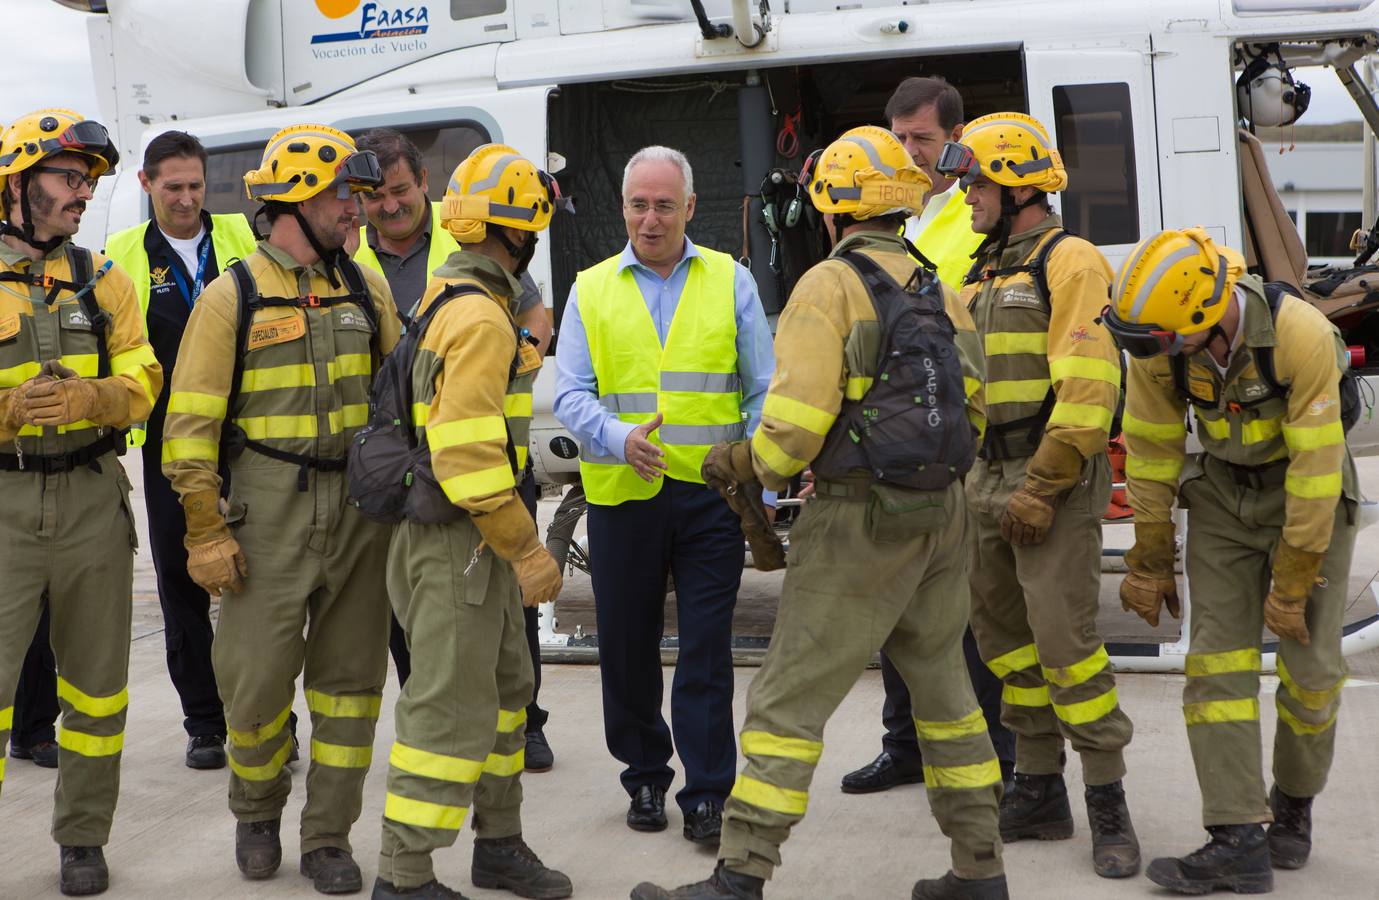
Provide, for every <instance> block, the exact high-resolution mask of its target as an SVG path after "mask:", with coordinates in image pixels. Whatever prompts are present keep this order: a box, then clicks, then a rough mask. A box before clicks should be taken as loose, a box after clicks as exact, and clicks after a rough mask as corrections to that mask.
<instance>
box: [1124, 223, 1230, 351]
mask: <svg viewBox="0 0 1379 900" xmlns="http://www.w3.org/2000/svg"><path fill="white" fill-rule="evenodd" d="M1244 271H1245V259H1244V257H1242V256H1241V255H1240V254H1239V253H1238V252H1236V251H1235V250H1232V249H1231V248H1230V247H1221V246H1218V245H1217V243H1216V242H1215V241H1213V240H1212V239H1211V236H1210V235H1208V234H1207V232H1206V229H1204V228H1201V227H1193V228H1183V229H1169V230H1167V231H1161V232H1159V233H1158V234H1156V235H1154V236H1153V237H1149V238H1146V239H1145V240H1143V241H1141V242H1140V243H1139V245H1138V246H1137V247H1135V249H1134V250H1133V251H1132V252H1131V253H1130V256H1129V257H1128V258H1127V259H1126V260H1125V262H1124V263H1123V264H1122V265H1121V267H1120V272H1118V273H1117V274H1116V280H1115V281H1114V282H1113V283H1112V285H1111V307H1110V311H1111V312H1112V313H1114V318H1115V320H1117V321H1118V322H1121V323H1124V324H1125V325H1128V326H1154V327H1156V328H1158V329H1160V330H1163V331H1168V332H1175V333H1177V334H1180V335H1185V334H1195V333H1197V332H1199V331H1206V330H1207V329H1208V328H1211V327H1212V326H1213V325H1215V324H1216V323H1217V322H1219V321H1221V317H1222V316H1223V315H1224V314H1225V312H1226V303H1227V302H1228V301H1229V299H1230V297H1231V292H1232V290H1233V289H1234V288H1235V283H1236V281H1237V280H1238V279H1239V278H1240V276H1241V275H1242V274H1243V273H1244Z"/></svg>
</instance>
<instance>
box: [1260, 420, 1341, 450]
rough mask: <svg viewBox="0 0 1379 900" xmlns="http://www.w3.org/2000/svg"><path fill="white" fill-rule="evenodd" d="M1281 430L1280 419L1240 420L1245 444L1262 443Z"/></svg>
mask: <svg viewBox="0 0 1379 900" xmlns="http://www.w3.org/2000/svg"><path fill="white" fill-rule="evenodd" d="M1337 424H1340V423H1339V422H1338V423H1337ZM1282 430H1283V420H1282V419H1255V420H1254V421H1253V422H1241V423H1240V441H1241V443H1243V444H1246V445H1249V444H1262V443H1264V442H1265V441H1270V440H1273V439H1274V438H1276V437H1278V436H1279V432H1280V431H1282Z"/></svg>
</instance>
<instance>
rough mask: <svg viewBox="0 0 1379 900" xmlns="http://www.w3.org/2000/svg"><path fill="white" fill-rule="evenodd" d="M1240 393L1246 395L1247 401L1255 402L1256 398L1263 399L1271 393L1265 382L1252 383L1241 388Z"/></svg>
mask: <svg viewBox="0 0 1379 900" xmlns="http://www.w3.org/2000/svg"><path fill="white" fill-rule="evenodd" d="M1240 393H1242V394H1244V395H1245V399H1247V400H1253V399H1254V398H1256V397H1263V396H1264V395H1265V394H1267V393H1269V386H1268V385H1267V384H1264V383H1263V382H1259V381H1256V382H1252V383H1251V384H1247V385H1245V386H1244V387H1243V388H1241V390H1240Z"/></svg>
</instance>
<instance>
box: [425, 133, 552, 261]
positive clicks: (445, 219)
mask: <svg viewBox="0 0 1379 900" xmlns="http://www.w3.org/2000/svg"><path fill="white" fill-rule="evenodd" d="M557 207H559V208H561V209H564V210H566V211H571V207H570V204H569V201H568V200H567V199H565V198H563V197H561V196H560V186H559V185H558V184H556V181H555V179H554V178H552V177H551V176H550V175H547V174H546V173H545V172H543V171H541V170H540V169H538V168H537V167H536V166H535V165H533V164H532V163H531V162H529V161H528V160H527V159H526V158H525V157H523V156H522V155H521V154H520V153H518V152H517V151H516V150H514V149H513V148H512V147H509V146H508V145H507V144H484V145H482V146H479V147H475V148H474V151H473V152H472V153H470V154H469V156H468V157H467V158H466V159H465V160H464V161H463V162H461V163H460V164H459V165H458V166H456V167H455V174H453V175H451V176H450V184H449V185H447V186H446V189H445V199H444V200H442V201H441V227H442V228H444V229H445V230H446V231H449V232H450V233H451V234H452V235H454V237H455V240H457V241H461V242H463V243H467V244H474V243H478V242H479V241H482V240H483V239H484V236H485V235H486V234H487V227H486V226H487V225H488V224H490V223H492V224H494V225H506V226H507V227H509V228H518V229H521V230H522V231H543V230H545V228H546V227H547V226H549V225H550V224H551V215H552V214H553V213H554V212H555V210H556V208H557Z"/></svg>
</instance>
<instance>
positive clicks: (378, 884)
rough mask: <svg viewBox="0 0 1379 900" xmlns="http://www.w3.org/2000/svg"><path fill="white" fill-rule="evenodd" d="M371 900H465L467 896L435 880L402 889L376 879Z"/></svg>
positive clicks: (389, 882)
mask: <svg viewBox="0 0 1379 900" xmlns="http://www.w3.org/2000/svg"><path fill="white" fill-rule="evenodd" d="M370 900H465V896H464V894H461V893H460V892H459V891H454V890H451V889H450V888H448V887H446V886H445V885H443V884H441V883H440V882H439V881H437V880H436V879H434V878H432V879H431V880H430V881H428V882H426V883H425V884H421V885H417V886H416V887H414V888H400V887H398V886H397V885H395V884H393V883H392V882H391V881H384V880H383V879H382V878H376V879H374V883H373V894H372V896H371V898H370Z"/></svg>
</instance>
